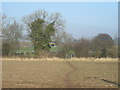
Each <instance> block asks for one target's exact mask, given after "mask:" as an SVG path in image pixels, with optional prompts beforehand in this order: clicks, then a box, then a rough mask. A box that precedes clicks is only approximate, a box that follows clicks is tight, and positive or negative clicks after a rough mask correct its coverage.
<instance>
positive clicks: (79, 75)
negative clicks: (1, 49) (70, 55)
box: [2, 60, 118, 88]
mask: <svg viewBox="0 0 120 90" xmlns="http://www.w3.org/2000/svg"><path fill="white" fill-rule="evenodd" d="M2 70H3V72H2V86H3V88H66V87H74V88H89V87H91V88H117V85H114V84H111V83H108V82H104V81H102V80H101V79H106V80H109V81H113V82H117V80H118V70H117V62H92V61H91V62H86V61H70V62H68V61H16V60H12V61H11V60H10V61H9V60H8V61H7V60H5V61H4V60H3V61H2Z"/></svg>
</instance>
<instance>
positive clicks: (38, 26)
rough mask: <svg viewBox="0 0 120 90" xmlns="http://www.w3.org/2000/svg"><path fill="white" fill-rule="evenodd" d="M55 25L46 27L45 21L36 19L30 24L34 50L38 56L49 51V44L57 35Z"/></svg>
mask: <svg viewBox="0 0 120 90" xmlns="http://www.w3.org/2000/svg"><path fill="white" fill-rule="evenodd" d="M54 23H55V22H52V23H50V24H47V25H46V22H45V21H44V20H43V19H40V18H38V19H36V20H35V21H33V22H32V23H30V24H29V27H30V29H31V33H30V34H29V36H30V38H31V39H32V42H33V45H34V50H35V52H36V53H37V54H38V53H39V52H40V51H49V49H50V46H49V43H50V42H51V41H52V40H51V37H52V36H53V35H54V33H55V29H54Z"/></svg>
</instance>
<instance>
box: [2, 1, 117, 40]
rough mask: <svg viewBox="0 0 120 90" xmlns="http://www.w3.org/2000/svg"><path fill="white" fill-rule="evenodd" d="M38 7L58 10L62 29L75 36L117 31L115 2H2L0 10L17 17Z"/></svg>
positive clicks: (50, 10) (112, 34)
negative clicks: (62, 20) (63, 24)
mask: <svg viewBox="0 0 120 90" xmlns="http://www.w3.org/2000/svg"><path fill="white" fill-rule="evenodd" d="M38 9H45V10H46V11H48V12H49V13H60V14H61V15H62V17H63V19H64V20H65V31H66V32H67V33H69V34H72V35H73V37H75V38H82V37H86V38H93V37H94V36H96V35H98V34H99V33H107V34H109V35H111V36H112V37H115V36H116V35H117V34H118V3H117V2H3V3H2V12H3V13H5V14H6V15H8V16H10V17H15V18H16V19H17V20H19V21H20V20H21V18H22V17H23V16H26V15H29V14H31V13H33V12H34V11H37V10H38Z"/></svg>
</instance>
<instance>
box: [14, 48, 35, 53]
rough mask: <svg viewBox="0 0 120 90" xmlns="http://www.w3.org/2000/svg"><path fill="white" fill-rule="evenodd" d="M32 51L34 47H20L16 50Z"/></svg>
mask: <svg viewBox="0 0 120 90" xmlns="http://www.w3.org/2000/svg"><path fill="white" fill-rule="evenodd" d="M32 51H34V47H24V48H20V49H19V50H17V51H16V52H22V53H23V52H32Z"/></svg>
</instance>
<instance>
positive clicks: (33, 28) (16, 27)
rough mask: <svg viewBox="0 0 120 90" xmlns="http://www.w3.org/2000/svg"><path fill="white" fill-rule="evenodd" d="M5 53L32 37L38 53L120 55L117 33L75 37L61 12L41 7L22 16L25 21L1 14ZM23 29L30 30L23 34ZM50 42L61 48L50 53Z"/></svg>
mask: <svg viewBox="0 0 120 90" xmlns="http://www.w3.org/2000/svg"><path fill="white" fill-rule="evenodd" d="M1 17H2V18H1V19H2V24H1V26H2V55H3V56H14V55H15V52H16V50H18V49H19V48H20V43H21V42H22V41H24V42H25V41H31V42H32V44H33V46H34V52H35V53H36V55H35V56H40V55H41V56H43V55H45V54H49V55H48V56H49V57H51V56H56V57H61V58H63V57H66V55H73V56H74V57H97V58H100V57H114V58H116V57H119V56H120V54H119V52H118V49H119V48H118V47H119V45H118V41H117V40H118V37H116V38H115V39H113V38H112V37H111V36H110V35H109V34H106V33H100V34H98V35H96V36H95V37H94V38H92V39H87V38H80V39H75V38H74V37H72V35H70V34H68V33H66V32H65V31H64V22H65V21H64V19H63V18H62V16H61V15H60V14H59V13H53V14H49V13H48V12H47V11H45V10H38V11H35V12H33V13H31V14H30V15H28V16H24V17H23V18H22V20H23V23H24V24H20V23H19V22H17V21H16V20H14V19H11V18H9V17H7V16H6V15H2V16H1ZM23 31H27V34H25V35H23ZM51 43H56V46H57V47H58V48H59V49H60V50H58V51H57V52H55V53H51V52H50V49H51V48H52V47H51V46H52V45H50V44H51Z"/></svg>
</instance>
